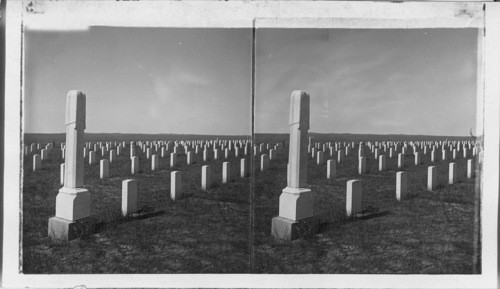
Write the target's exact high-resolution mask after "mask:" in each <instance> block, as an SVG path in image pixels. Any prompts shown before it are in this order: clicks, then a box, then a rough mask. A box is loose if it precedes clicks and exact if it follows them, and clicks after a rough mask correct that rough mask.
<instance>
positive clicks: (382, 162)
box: [378, 155, 386, 172]
mask: <svg viewBox="0 0 500 289" xmlns="http://www.w3.org/2000/svg"><path fill="white" fill-rule="evenodd" d="M385 167H386V160H385V156H384V155H381V156H379V157H378V170H379V171H380V172H383V171H385Z"/></svg>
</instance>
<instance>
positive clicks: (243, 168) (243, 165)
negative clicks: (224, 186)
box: [240, 158, 249, 178]
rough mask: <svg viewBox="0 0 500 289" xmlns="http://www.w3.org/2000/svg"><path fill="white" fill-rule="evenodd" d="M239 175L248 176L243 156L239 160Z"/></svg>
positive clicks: (246, 164) (245, 160) (246, 162)
mask: <svg viewBox="0 0 500 289" xmlns="http://www.w3.org/2000/svg"><path fill="white" fill-rule="evenodd" d="M240 176H241V177H242V178H245V177H248V176H249V172H248V161H247V159H245V158H242V159H241V160H240Z"/></svg>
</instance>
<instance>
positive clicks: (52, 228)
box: [48, 217, 94, 241]
mask: <svg viewBox="0 0 500 289" xmlns="http://www.w3.org/2000/svg"><path fill="white" fill-rule="evenodd" d="M93 232H94V222H93V221H92V219H91V218H84V219H80V220H77V221H70V220H66V219H62V218H59V217H52V218H49V230H48V233H49V237H50V238H52V239H57V240H65V241H71V240H74V239H77V238H80V237H82V236H85V235H88V234H92V233H93Z"/></svg>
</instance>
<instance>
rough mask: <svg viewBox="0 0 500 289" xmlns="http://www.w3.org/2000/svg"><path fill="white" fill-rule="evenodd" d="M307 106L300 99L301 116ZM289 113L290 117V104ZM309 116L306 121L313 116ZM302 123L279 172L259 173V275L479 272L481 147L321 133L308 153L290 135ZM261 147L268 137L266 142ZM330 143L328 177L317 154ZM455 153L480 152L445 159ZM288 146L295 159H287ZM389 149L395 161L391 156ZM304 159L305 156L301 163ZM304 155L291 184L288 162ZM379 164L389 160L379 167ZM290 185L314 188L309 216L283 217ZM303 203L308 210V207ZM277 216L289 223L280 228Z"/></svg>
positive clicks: (275, 168) (280, 161)
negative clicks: (477, 231) (476, 164)
mask: <svg viewBox="0 0 500 289" xmlns="http://www.w3.org/2000/svg"><path fill="white" fill-rule="evenodd" d="M295 95H297V92H294V93H293V94H292V100H291V102H292V104H293V103H295V99H294V97H295ZM303 106H304V105H303V104H300V105H299V104H298V103H297V106H296V109H297V111H301V110H300V109H302V108H301V107H303ZM290 115H291V117H290V119H293V117H292V116H293V115H295V110H294V106H293V105H292V107H291V111H290ZM297 115H298V114H297ZM301 115H302V114H301ZM304 116H305V117H306V120H307V112H304ZM301 121H302V119H298V120H296V121H293V122H291V133H290V136H289V139H290V144H289V146H288V147H286V148H285V149H284V150H283V152H282V153H281V154H280V155H279V157H278V158H277V159H276V160H275V161H273V162H271V163H270V164H269V170H270V171H273V172H274V173H273V174H272V175H270V174H266V173H259V172H256V173H255V177H256V184H255V188H256V189H255V191H254V201H255V208H256V210H255V218H256V231H255V244H256V247H255V252H256V255H255V256H256V259H255V266H256V268H255V270H256V272H273V273H368V274H369V273H404V274H418V273H427V274H429V273H432V274H471V273H472V272H473V258H477V257H478V256H477V255H476V256H475V255H474V254H475V252H478V251H477V250H476V251H475V248H474V232H475V226H476V225H475V223H474V203H475V196H476V193H475V186H476V182H475V179H474V178H473V177H472V175H473V172H474V171H475V170H474V169H472V167H473V163H474V162H475V160H474V159H472V158H475V157H476V154H477V153H476V151H477V146H476V145H477V144H476V143H475V141H473V140H470V139H468V140H463V141H447V140H445V139H443V140H440V141H426V140H411V139H407V140H387V141H372V140H366V141H364V142H361V143H354V142H351V141H348V140H343V139H328V138H326V139H325V137H323V140H319V141H317V142H314V141H313V140H312V138H309V144H308V147H307V148H306V146H305V145H304V142H305V141H301V142H300V143H299V142H294V135H293V134H294V133H293V132H292V129H293V125H295V124H298V123H301ZM301 132H302V133H305V134H306V136H304V134H302V135H301V137H302V138H301V139H303V138H304V137H305V138H306V139H307V130H306V131H304V130H302V131H301ZM286 137H287V136H286V135H285V136H284V139H286ZM273 140H275V139H273ZM258 141H261V142H266V141H268V140H266V136H262V137H261V138H259V139H258ZM329 147H330V148H335V149H332V150H331V151H330V153H329V155H328V156H327V158H331V160H329V161H331V162H333V161H336V167H335V168H336V174H335V176H333V177H332V176H331V175H330V177H329V170H331V169H329V167H328V166H327V165H324V164H320V165H318V162H317V156H315V154H317V153H318V151H317V150H320V151H328V150H329ZM431 147H432V148H433V150H434V151H439V153H440V154H439V156H441V157H440V158H439V159H436V158H434V159H431V158H432V156H431V154H430V149H429V148H431ZM459 147H460V148H462V150H463V149H464V148H467V149H472V150H473V151H474V153H473V154H470V155H468V154H467V153H464V155H465V158H464V157H459V156H458V155H457V154H455V157H454V158H452V159H451V160H450V159H448V158H445V157H444V158H443V157H442V156H443V155H446V154H447V151H448V150H451V151H453V150H456V149H458V148H459ZM287 150H293V153H290V154H288V153H285V152H286V151H287ZM297 151H298V152H299V153H297ZM391 152H392V158H391V157H390V156H389V157H388V158H387V157H385V155H386V154H387V153H389V154H391ZM302 155H306V156H307V157H306V158H305V160H303V159H302V158H301V156H302ZM396 155H398V156H399V157H396ZM335 156H337V158H336V159H335ZM339 156H340V157H339ZM467 157H468V158H467ZM299 159H300V162H299V163H300V168H301V170H300V172H303V173H304V174H302V175H301V176H304V175H305V176H306V177H304V178H303V179H302V178H299V177H297V178H295V179H294V175H293V170H291V168H290V166H291V164H294V163H295V162H297V160H299ZM381 159H382V160H384V161H385V162H384V161H382V164H383V166H382V168H383V169H381V165H380V164H381V161H380V160H381ZM360 160H362V161H360ZM287 167H288V174H287V173H286V172H287ZM430 167H433V169H428V168H430ZM429 171H432V174H433V175H432V184H433V186H432V188H429V187H428V178H429V173H428V172H429ZM398 176H400V179H399V180H398ZM287 179H288V181H287ZM294 180H301V181H302V182H301V183H300V187H301V190H304V191H305V189H307V190H309V191H311V192H312V199H313V200H314V201H313V202H314V204H313V206H312V207H308V212H309V214H308V215H307V216H306V217H302V218H300V217H296V216H298V215H299V214H298V213H296V215H293V214H289V213H288V212H286V211H285V212H286V213H284V211H283V210H284V208H283V207H282V206H283V204H284V203H286V207H285V209H288V210H290V209H291V208H294V206H293V204H290V202H284V200H285V201H286V199H284V198H283V193H282V192H286V191H287V190H290V185H293V182H294ZM283 188H285V189H283ZM302 188H303V189H302ZM300 199H301V196H300V192H299V193H297V194H295V195H294V200H300ZM299 203H300V201H296V204H299ZM300 204H301V206H302V208H304V206H305V204H308V203H307V202H303V203H300ZM297 207H298V206H295V208H297ZM289 212H298V210H295V211H289ZM277 216H278V217H277ZM294 218H295V219H294ZM269 220H272V221H271V222H270V221H269ZM277 220H279V221H280V222H281V223H284V224H286V225H287V226H288V227H286V226H285V225H283V224H277ZM293 226H295V227H296V228H297V230H296V231H293V229H292V227H293ZM283 227H286V229H283ZM479 254H480V251H479Z"/></svg>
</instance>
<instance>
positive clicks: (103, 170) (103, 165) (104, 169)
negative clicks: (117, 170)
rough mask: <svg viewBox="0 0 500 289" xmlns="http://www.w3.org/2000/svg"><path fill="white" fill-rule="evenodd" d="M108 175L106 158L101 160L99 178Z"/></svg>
mask: <svg viewBox="0 0 500 289" xmlns="http://www.w3.org/2000/svg"><path fill="white" fill-rule="evenodd" d="M107 177H109V161H108V160H105V159H104V160H101V166H100V178H101V179H104V178H107Z"/></svg>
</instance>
